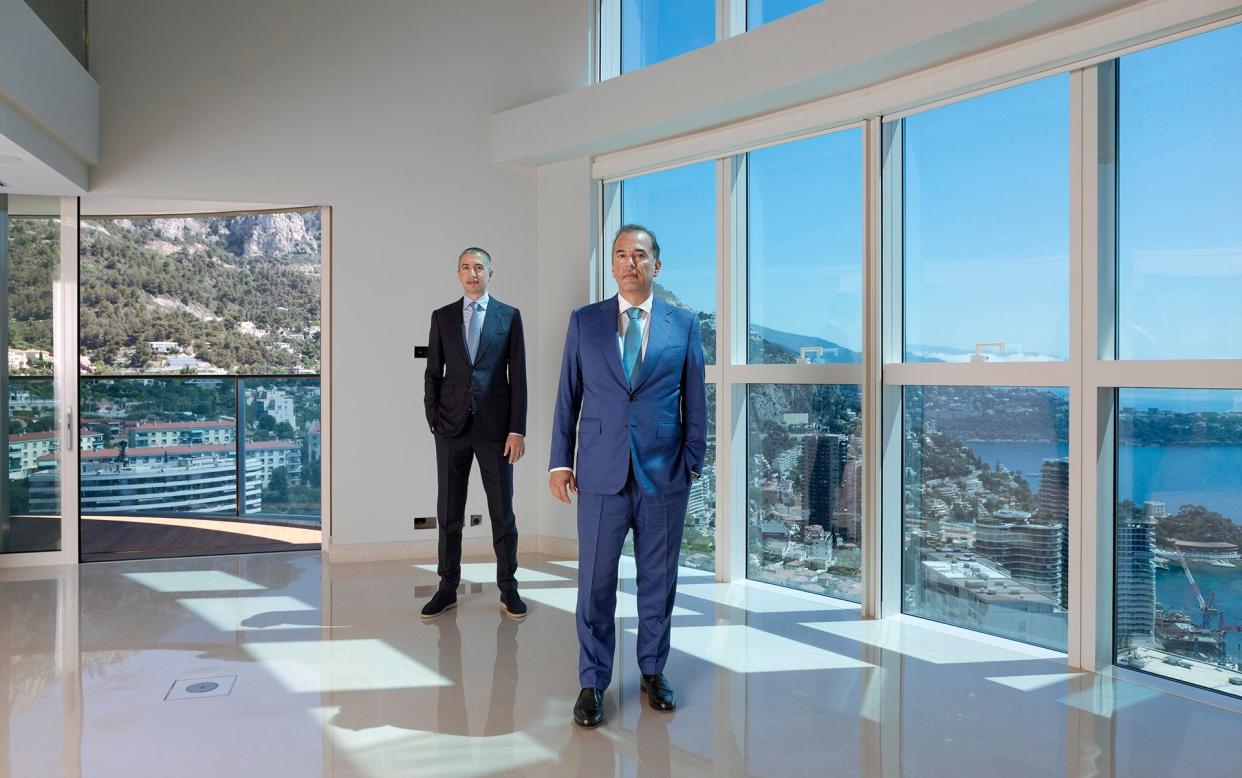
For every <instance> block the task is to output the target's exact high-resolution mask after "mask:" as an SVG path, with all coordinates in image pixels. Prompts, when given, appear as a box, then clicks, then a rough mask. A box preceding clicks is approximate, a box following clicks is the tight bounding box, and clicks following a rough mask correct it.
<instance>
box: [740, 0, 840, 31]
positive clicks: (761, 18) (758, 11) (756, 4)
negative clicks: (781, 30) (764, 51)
mask: <svg viewBox="0 0 1242 778" xmlns="http://www.w3.org/2000/svg"><path fill="white" fill-rule="evenodd" d="M820 2H823V0H746V29H748V30H753V29H755V28H756V27H759V26H760V25H764V24H767V23H768V22H771V21H775V20H776V19H779V18H781V17H782V16H788V15H790V14H791V13H795V12H797V11H801V10H802V9H803V8H810V7H811V6H813V5H816V4H818V3H820Z"/></svg>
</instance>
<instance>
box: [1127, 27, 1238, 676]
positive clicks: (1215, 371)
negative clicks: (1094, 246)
mask: <svg viewBox="0 0 1242 778" xmlns="http://www.w3.org/2000/svg"><path fill="white" fill-rule="evenodd" d="M1115 73H1116V80H1115V89H1116V103H1117V105H1116V149H1117V171H1116V186H1117V191H1116V202H1117V207H1116V222H1115V223H1116V247H1117V248H1116V289H1117V295H1116V319H1115V323H1116V344H1115V349H1116V352H1115V356H1116V359H1117V360H1118V362H1119V363H1121V364H1122V365H1124V366H1126V367H1129V368H1132V369H1133V372H1132V373H1131V376H1132V379H1131V380H1133V379H1138V380H1137V381H1134V384H1137V385H1130V386H1120V387H1117V388H1116V392H1115V395H1114V409H1113V410H1114V414H1115V424H1116V426H1115V443H1116V481H1115V484H1116V491H1115V502H1116V515H1115V517H1114V527H1115V537H1116V558H1115V571H1116V573H1115V586H1114V593H1115V611H1116V612H1115V632H1114V635H1115V649H1116V653H1117V663H1118V664H1120V665H1123V666H1126V667H1131V668H1134V669H1138V670H1142V671H1144V672H1148V673H1155V674H1157V675H1162V676H1166V677H1169V678H1174V679H1177V680H1180V681H1186V682H1189V683H1192V684H1196V685H1199V686H1205V687H1208V688H1214V689H1218V690H1220V691H1224V692H1227V693H1230V694H1234V695H1242V672H1240V671H1239V664H1240V663H1242V556H1240V555H1239V548H1240V547H1242V368H1238V367H1234V368H1233V369H1232V370H1231V369H1229V368H1228V367H1226V368H1225V369H1224V370H1223V371H1222V370H1221V369H1220V368H1219V367H1217V366H1218V365H1229V364H1232V365H1235V366H1236V365H1237V364H1238V363H1237V362H1236V360H1238V359H1239V358H1242V346H1240V345H1239V343H1238V338H1237V334H1238V333H1239V332H1242V314H1240V313H1239V311H1240V310H1242V309H1239V307H1238V299H1239V295H1242V217H1240V214H1242V187H1239V186H1238V181H1239V180H1242V136H1239V135H1238V133H1237V131H1236V129H1235V128H1236V127H1238V126H1239V123H1242V26H1233V27H1228V28H1225V29H1221V30H1217V31H1213V32H1209V33H1206V34H1203V35H1199V36H1196V37H1193V38H1189V39H1186V40H1182V41H1177V42H1175V43H1171V44H1166V45H1163V46H1158V47H1156V48H1152V49H1149V50H1147V51H1142V52H1138V53H1135V54H1131V55H1128V56H1125V57H1122V58H1121V59H1120V60H1118V62H1117V67H1116V71H1115ZM1106 356H1109V355H1106Z"/></svg>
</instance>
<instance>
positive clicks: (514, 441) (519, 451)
mask: <svg viewBox="0 0 1242 778" xmlns="http://www.w3.org/2000/svg"><path fill="white" fill-rule="evenodd" d="M525 453H526V438H523V437H522V436H521V435H510V436H509V437H507V438H505V459H507V460H509V464H511V465H512V464H514V463H515V462H517V461H518V460H519V459H521V458H522V455H523V454H525Z"/></svg>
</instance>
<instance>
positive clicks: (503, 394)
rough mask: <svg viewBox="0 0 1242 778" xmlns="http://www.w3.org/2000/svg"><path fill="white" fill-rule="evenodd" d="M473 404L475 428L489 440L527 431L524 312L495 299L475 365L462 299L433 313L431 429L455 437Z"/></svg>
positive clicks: (426, 387) (427, 382) (427, 389)
mask: <svg viewBox="0 0 1242 778" xmlns="http://www.w3.org/2000/svg"><path fill="white" fill-rule="evenodd" d="M472 402H473V405H474V422H473V425H474V429H475V430H476V431H477V433H478V434H479V435H480V436H481V437H482V438H483V439H485V440H504V439H505V437H507V436H508V435H509V433H511V432H516V433H518V434H519V435H525V434H526V344H525V342H524V340H523V338H522V314H521V312H520V311H518V309H517V308H514V307H513V306H512V305H505V304H504V303H502V302H501V301H499V300H497V299H496V298H495V297H491V298H490V302H489V303H488V305H487V315H486V316H484V317H483V332H482V334H481V335H480V336H479V350H478V353H477V354H476V355H475V361H474V364H471V363H470V352H469V350H468V349H467V348H466V336H465V333H463V332H462V301H461V298H458V299H457V300H456V301H455V302H452V303H449V304H448V305H446V306H444V307H443V308H440V309H438V310H436V311H435V312H434V313H433V314H431V334H430V335H429V336H428V338H427V371H426V373H425V374H424V377H423V404H424V405H425V406H426V408H427V423H428V424H429V425H430V426H431V431H432V432H433V433H434V434H436V435H442V436H444V437H450V438H452V437H456V436H458V435H460V434H461V433H462V432H464V431H465V429H466V424H467V421H468V420H469V418H470V407H471V403H472Z"/></svg>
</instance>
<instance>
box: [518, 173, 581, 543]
mask: <svg viewBox="0 0 1242 778" xmlns="http://www.w3.org/2000/svg"><path fill="white" fill-rule="evenodd" d="M594 189H595V186H594V185H593V182H592V181H591V161H590V160H589V159H588V158H586V157H582V158H579V159H571V160H568V161H565V162H558V163H555V164H551V165H544V166H543V167H540V168H539V277H540V279H541V284H540V295H541V299H542V300H543V301H544V304H543V306H542V311H543V315H542V316H541V317H540V320H539V338H538V345H537V346H533V348H532V349H531V353H530V355H529V359H530V361H531V368H532V370H535V371H537V373H538V375H539V376H540V382H541V383H542V384H543V385H544V386H546V387H548V390H547V391H546V392H544V393H543V394H542V395H541V396H540V397H539V398H537V399H536V401H535V403H534V404H533V405H532V407H531V410H532V411H534V412H536V413H537V416H535V417H534V418H537V419H538V422H537V423H536V424H534V425H532V426H533V428H534V429H535V430H537V433H536V435H535V436H534V437H532V442H533V443H534V445H536V446H537V447H538V451H539V454H540V455H541V459H540V463H541V464H542V465H543V466H544V467H545V468H546V466H547V464H548V452H549V446H550V445H551V437H550V436H551V432H552V408H553V405H554V403H555V401H556V385H557V382H558V380H559V378H560V372H561V354H562V352H563V350H564V346H565V332H566V328H567V326H568V324H569V311H570V309H572V308H576V307H578V306H579V305H583V304H585V303H587V302H588V301H589V297H588V290H589V288H590V279H591V261H592V256H591V253H592V249H593V246H594V240H593V237H592V235H593V230H594V229H597V228H596V227H595V225H594V224H593V221H592V218H591V215H592V211H593V209H592V206H593V205H596V203H595V201H594V198H593V195H592V192H593V190H594ZM527 342H528V343H530V340H529V339H528V341H527ZM539 533H540V535H541V536H542V537H544V538H553V539H565V540H573V541H576V540H577V537H578V530H577V524H576V521H575V513H574V508H573V507H570V506H567V505H565V504H564V503H561V502H558V501H557V500H556V499H555V498H554V497H552V493H551V492H550V491H549V490H548V489H547V479H546V477H545V479H544V488H543V489H542V490H540V493H539ZM545 549H546V550H548V551H550V552H558V553H561V552H564V551H565V546H564V545H558V544H557V543H555V542H552V543H548V544H545Z"/></svg>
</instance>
